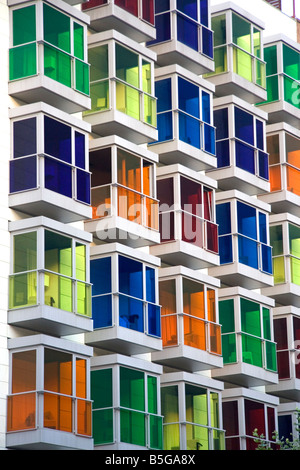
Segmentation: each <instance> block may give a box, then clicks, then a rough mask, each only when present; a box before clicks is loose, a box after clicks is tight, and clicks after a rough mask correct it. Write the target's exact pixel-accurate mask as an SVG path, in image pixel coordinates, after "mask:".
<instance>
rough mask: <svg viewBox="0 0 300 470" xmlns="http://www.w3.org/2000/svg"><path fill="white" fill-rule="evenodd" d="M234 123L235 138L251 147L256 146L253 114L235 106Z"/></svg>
mask: <svg viewBox="0 0 300 470" xmlns="http://www.w3.org/2000/svg"><path fill="white" fill-rule="evenodd" d="M234 121H235V137H237V138H238V139H240V140H242V141H244V142H246V143H248V144H250V145H254V123H253V116H252V114H250V113H247V112H246V111H243V110H242V109H240V108H238V107H236V106H235V108H234Z"/></svg>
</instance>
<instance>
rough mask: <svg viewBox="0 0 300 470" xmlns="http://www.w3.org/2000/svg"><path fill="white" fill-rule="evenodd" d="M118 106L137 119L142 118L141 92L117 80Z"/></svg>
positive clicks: (119, 109) (123, 111) (121, 110)
mask: <svg viewBox="0 0 300 470" xmlns="http://www.w3.org/2000/svg"><path fill="white" fill-rule="evenodd" d="M116 108H117V110H118V111H120V112H122V113H125V114H127V115H128V116H131V117H133V118H135V119H138V120H139V119H140V93H139V91H138V90H135V89H134V88H132V87H130V86H127V85H124V83H120V82H116Z"/></svg>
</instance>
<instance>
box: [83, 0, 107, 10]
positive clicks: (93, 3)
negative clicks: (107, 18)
mask: <svg viewBox="0 0 300 470" xmlns="http://www.w3.org/2000/svg"><path fill="white" fill-rule="evenodd" d="M107 2H108V0H89V1H88V2H86V3H83V4H82V10H89V9H90V8H95V7H99V6H100V5H106V4H107Z"/></svg>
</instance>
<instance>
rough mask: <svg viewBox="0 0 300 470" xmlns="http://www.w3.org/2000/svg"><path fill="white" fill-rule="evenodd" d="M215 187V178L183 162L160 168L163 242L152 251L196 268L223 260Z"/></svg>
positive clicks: (158, 194)
mask: <svg viewBox="0 0 300 470" xmlns="http://www.w3.org/2000/svg"><path fill="white" fill-rule="evenodd" d="M215 188H216V182H215V181H214V180H213V179H210V178H208V177H206V176H204V175H201V174H199V173H197V172H195V171H192V170H188V169H187V168H185V167H183V166H181V165H170V166H165V167H159V168H158V169H157V197H158V199H159V201H160V206H159V210H160V214H159V217H160V219H159V220H160V221H159V229H160V236H161V243H160V244H159V245H155V246H151V247H150V251H151V254H153V255H154V256H158V257H160V258H161V260H162V262H164V263H167V264H170V265H183V266H186V267H190V268H192V269H202V268H206V267H208V266H213V265H218V264H219V255H218V227H217V224H216V223H215Z"/></svg>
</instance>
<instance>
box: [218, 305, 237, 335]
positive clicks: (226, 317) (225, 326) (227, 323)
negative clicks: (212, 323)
mask: <svg viewBox="0 0 300 470" xmlns="http://www.w3.org/2000/svg"><path fill="white" fill-rule="evenodd" d="M219 321H220V324H221V325H222V333H232V332H233V331H235V327H234V301H233V299H228V300H220V301H219Z"/></svg>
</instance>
